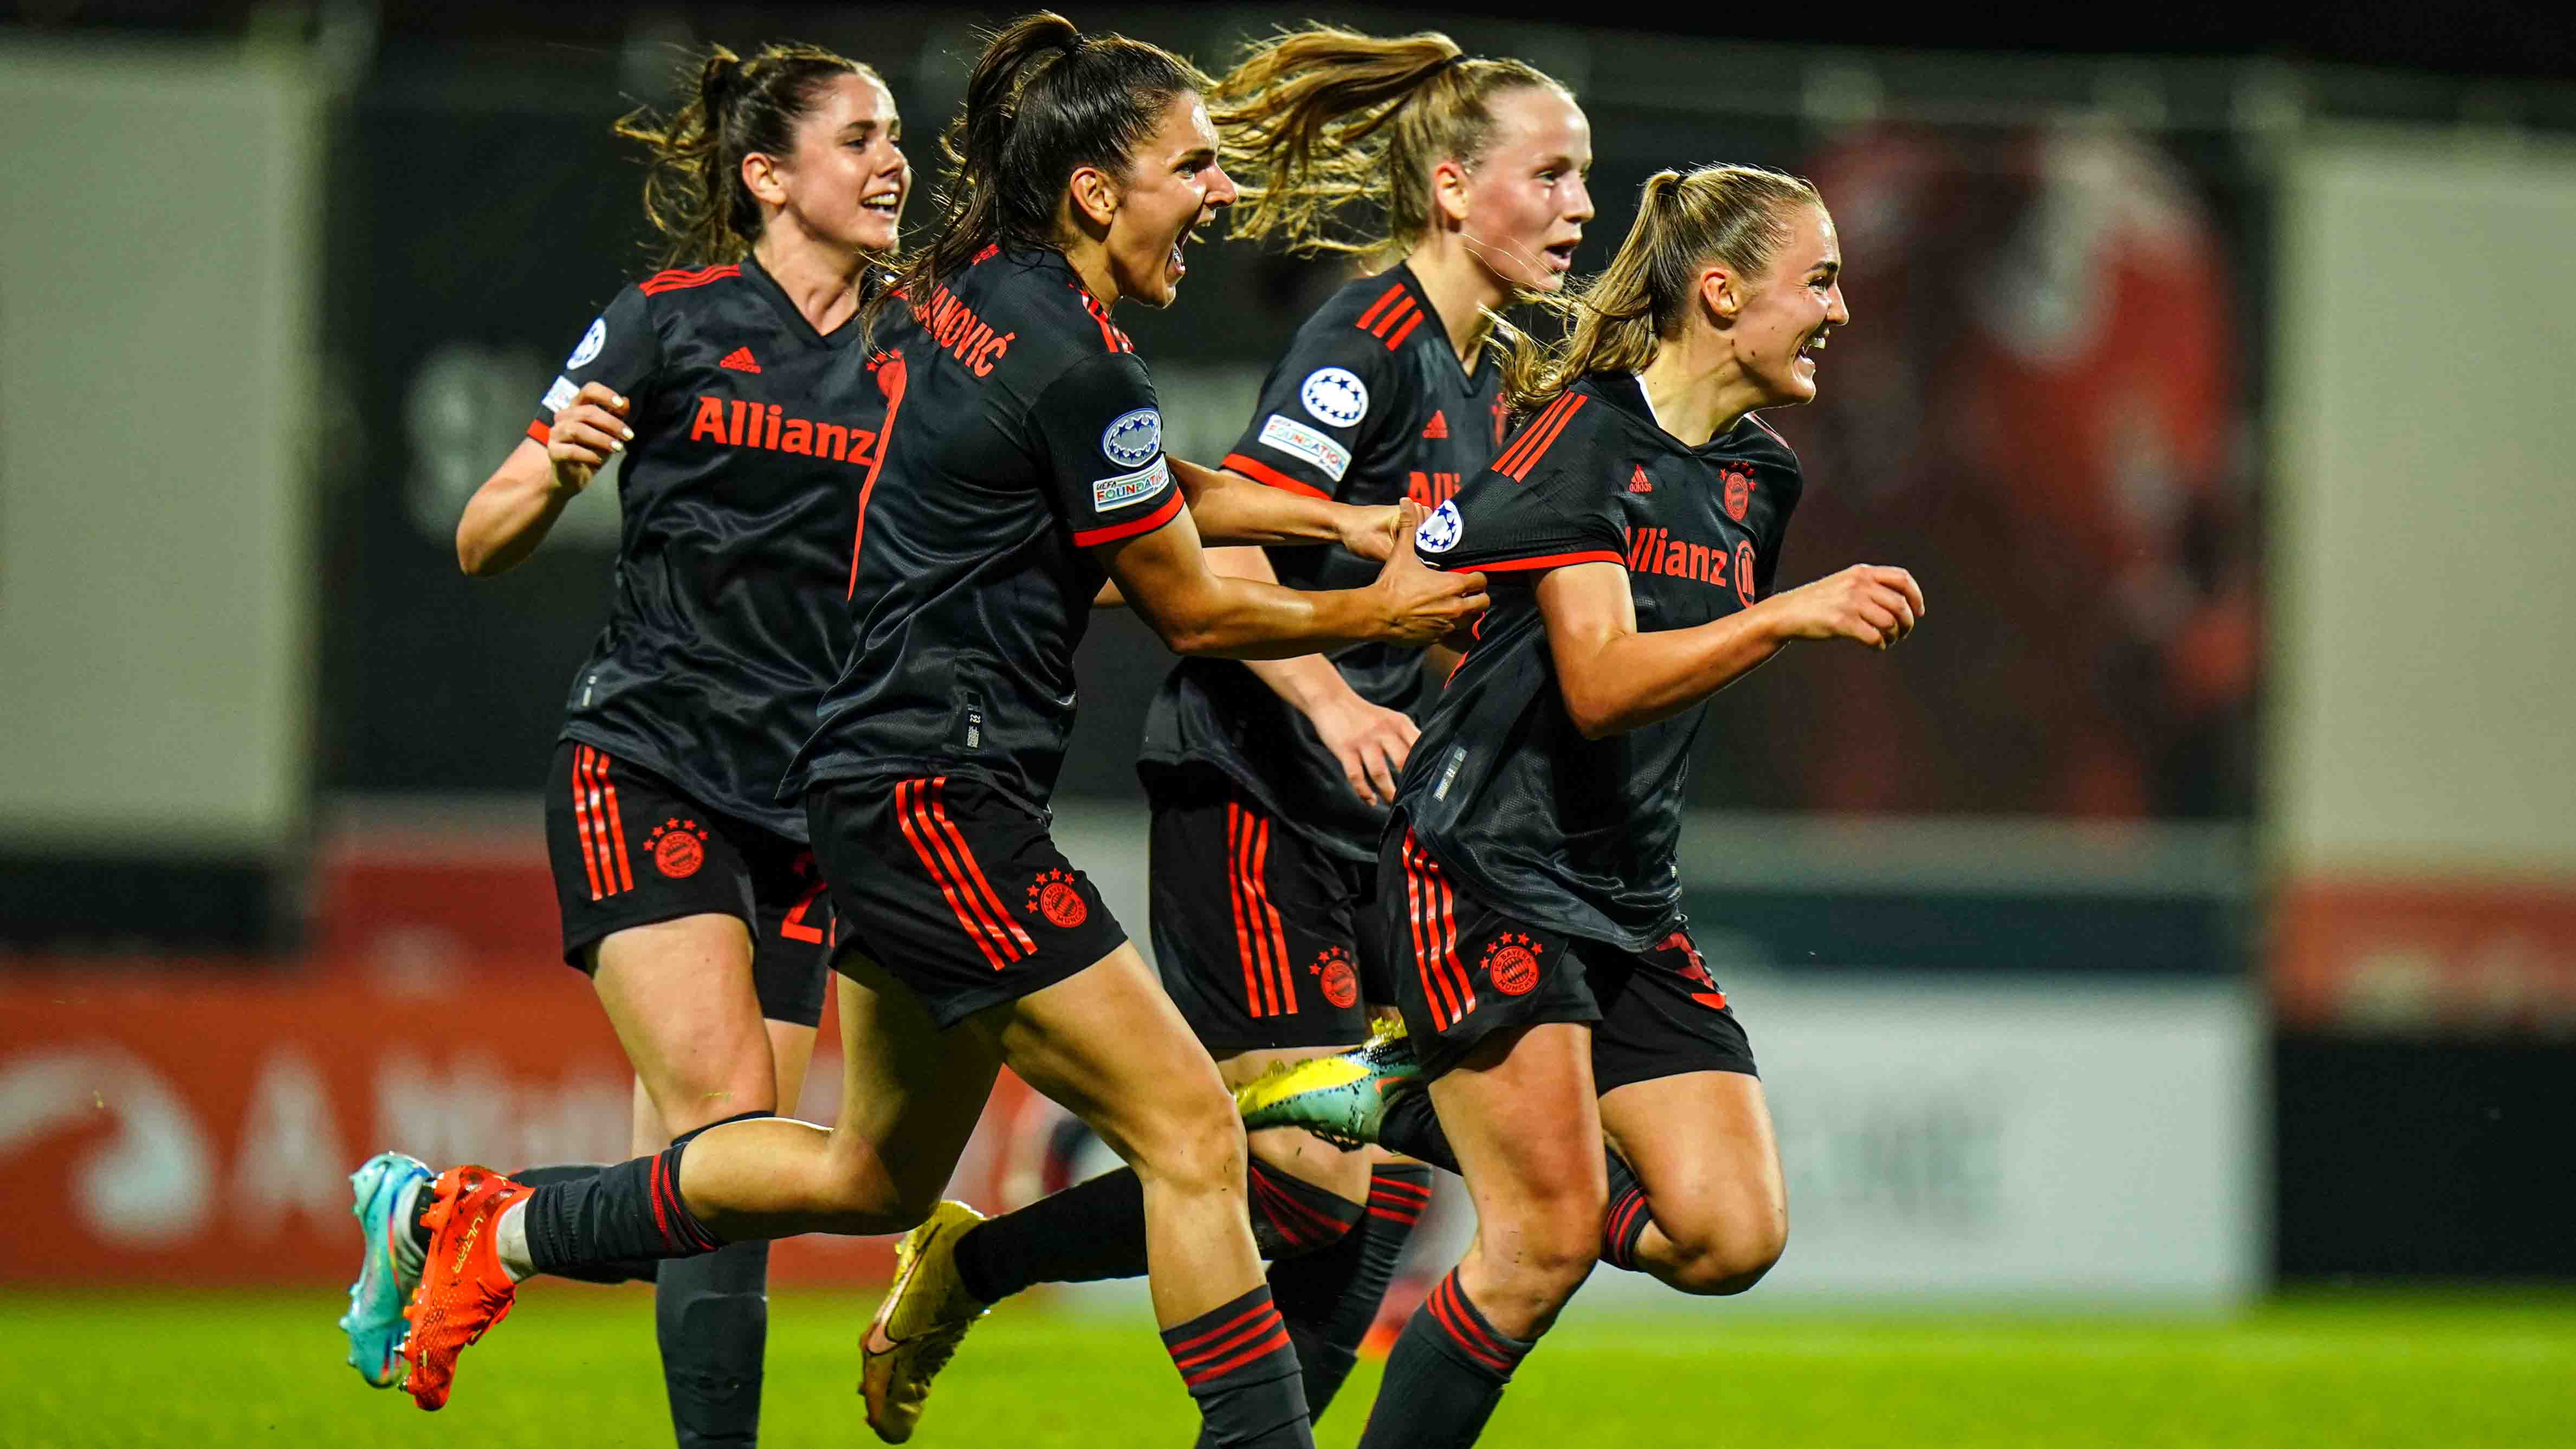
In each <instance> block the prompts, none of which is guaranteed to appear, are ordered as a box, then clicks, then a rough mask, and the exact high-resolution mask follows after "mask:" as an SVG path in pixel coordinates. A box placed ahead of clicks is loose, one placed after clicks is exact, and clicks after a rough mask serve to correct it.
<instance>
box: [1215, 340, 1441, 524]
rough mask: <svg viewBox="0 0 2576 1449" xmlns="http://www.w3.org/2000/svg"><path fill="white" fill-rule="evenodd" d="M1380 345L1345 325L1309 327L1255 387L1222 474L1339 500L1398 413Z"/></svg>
mask: <svg viewBox="0 0 2576 1449" xmlns="http://www.w3.org/2000/svg"><path fill="white" fill-rule="evenodd" d="M1390 355H1391V354H1390V353H1389V352H1388V351H1387V348H1386V344H1385V343H1383V342H1380V341H1379V340H1378V339H1377V338H1375V337H1372V336H1370V335H1369V334H1368V333H1367V332H1364V331H1362V330H1361V329H1359V328H1357V327H1352V326H1349V325H1346V324H1338V323H1336V324H1333V325H1329V326H1318V327H1310V328H1308V329H1306V331H1305V332H1303V333H1301V334H1300V335H1299V336H1298V338H1297V340H1296V342H1294V343H1293V344H1291V345H1290V347H1289V349H1288V354H1287V356H1285V357H1283V358H1281V359H1280V361H1279V365H1278V366H1276V367H1274V368H1272V369H1271V370H1270V377H1269V380H1268V381H1266V382H1264V383H1263V384H1262V385H1261V403H1260V406H1259V407H1258V408H1256V409H1255V410H1254V412H1253V415H1252V423H1251V425H1250V426H1248V427H1246V428H1245V429H1244V431H1243V437H1242V439H1241V440H1240V441H1238V442H1237V443H1236V444H1235V445H1234V451H1233V452H1231V453H1228V454H1226V457H1225V466H1226V467H1227V468H1228V469H1229V470H1231V471H1233V472H1236V473H1240V474H1242V475H1243V476H1245V477H1246V478H1251V479H1254V480H1256V481H1258V482H1262V483H1267V484H1269V485H1270V486H1271V487H1273V488H1285V489H1287V490H1288V491H1290V492H1292V493H1303V494H1306V495H1307V496H1309V497H1312V498H1333V497H1336V496H1338V495H1339V494H1340V492H1341V485H1342V480H1343V479H1344V478H1346V477H1348V476H1349V475H1350V471H1351V468H1352V465H1353V464H1354V463H1355V462H1357V461H1359V460H1362V459H1365V458H1368V457H1369V456H1371V452H1372V450H1373V449H1374V448H1375V447H1376V446H1377V443H1378V440H1379V435H1380V434H1382V433H1384V432H1385V430H1386V425H1387V419H1388V418H1389V417H1390V416H1392V415H1393V414H1394V413H1395V412H1396V410H1397V409H1398V408H1399V407H1400V406H1401V404H1400V403H1399V401H1398V400H1397V399H1396V398H1395V396H1394V395H1393V391H1394V390H1393V388H1392V386H1391V385H1390V383H1389V381H1388V368H1387V359H1388V357H1389V356H1390Z"/></svg>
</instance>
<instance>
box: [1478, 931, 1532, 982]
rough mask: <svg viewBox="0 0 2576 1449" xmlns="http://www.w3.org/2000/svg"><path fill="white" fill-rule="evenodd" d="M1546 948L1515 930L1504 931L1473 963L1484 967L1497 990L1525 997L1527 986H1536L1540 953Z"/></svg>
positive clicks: (1486, 974) (1487, 976)
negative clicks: (1483, 955) (1482, 956)
mask: <svg viewBox="0 0 2576 1449" xmlns="http://www.w3.org/2000/svg"><path fill="white" fill-rule="evenodd" d="M1546 949H1547V948H1546V947H1544V946H1541V945H1540V944H1539V943H1538V942H1536V941H1534V940H1532V939H1530V938H1529V937H1528V936H1525V935H1522V934H1521V933H1520V932H1518V931H1507V932H1505V933H1504V934H1502V935H1500V936H1497V937H1495V938H1494V942H1493V944H1492V945H1490V946H1487V947H1486V948H1485V957H1484V959H1483V960H1482V961H1479V962H1477V963H1476V964H1477V965H1479V966H1482V967H1483V968H1484V970H1485V976H1486V978H1487V979H1488V980H1490V981H1492V982H1493V983H1494V989H1495V990H1496V991H1499V992H1501V993H1503V994H1504V995H1505V996H1527V995H1528V994H1529V990H1530V988H1531V987H1533V986H1536V985H1538V958H1539V953H1540V952H1541V951H1544V950H1546Z"/></svg>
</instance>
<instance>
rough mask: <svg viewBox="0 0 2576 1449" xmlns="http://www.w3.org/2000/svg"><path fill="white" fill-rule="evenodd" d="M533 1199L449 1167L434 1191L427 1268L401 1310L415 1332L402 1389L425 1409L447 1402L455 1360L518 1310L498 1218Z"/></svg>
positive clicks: (495, 1179) (514, 1187) (485, 1174)
mask: <svg viewBox="0 0 2576 1449" xmlns="http://www.w3.org/2000/svg"><path fill="white" fill-rule="evenodd" d="M534 1191H536V1189H534V1188H530V1187H523V1186H521V1185H520V1184H518V1183H515V1182H512V1181H511V1180H510V1179H508V1178H506V1177H503V1176H502V1175H501V1174H499V1173H497V1172H494V1171H493V1170H492V1169H490V1168H488V1167H451V1168H449V1169H447V1171H445V1172H443V1173H440V1174H439V1176H438V1181H437V1182H435V1183H433V1184H431V1186H430V1193H431V1195H432V1201H431V1203H430V1205H429V1207H428V1208H427V1209H426V1210H424V1211H423V1212H422V1213H421V1215H420V1220H421V1222H422V1223H424V1224H425V1225H427V1226H428V1228H429V1234H430V1235H429V1261H428V1263H427V1265H426V1266H425V1267H423V1269H422V1270H421V1275H420V1287H419V1288H418V1289H417V1290H415V1291H414V1292H413V1294H412V1296H411V1306H410V1307H409V1308H406V1309H404V1310H403V1317H404V1318H405V1319H406V1320H408V1321H409V1322H410V1324H411V1337H410V1340H409V1342H408V1344H407V1346H406V1349H405V1356H406V1357H408V1358H409V1359H410V1360H411V1373H410V1375H409V1376H407V1377H406V1378H405V1379H404V1380H403V1387H404V1388H405V1389H406V1390H408V1391H409V1392H410V1394H411V1396H412V1398H413V1400H414V1401H415V1402H417V1403H418V1404H419V1405H420V1406H421V1407H422V1408H424V1409H435V1408H438V1407H440V1406H441V1405H443V1404H445V1403H446V1402H447V1391H448V1389H449V1387H450V1386H451V1385H453V1384H454V1383H455V1382H456V1356H457V1355H458V1354H460V1353H462V1352H464V1351H465V1349H466V1348H467V1347H469V1346H471V1345H472V1344H473V1343H475V1342H476V1341H477V1340H479V1339H481V1338H482V1337H483V1335H484V1334H485V1333H488V1332H490V1331H491V1328H492V1325H493V1324H496V1323H498V1322H500V1321H501V1320H502V1319H504V1318H507V1317H509V1316H510V1309H511V1307H512V1305H514V1304H515V1303H517V1301H518V1292H519V1285H518V1284H517V1283H515V1282H513V1281H511V1278H510V1274H509V1271H508V1270H507V1269H505V1268H503V1267H502V1266H501V1254H500V1248H499V1238H500V1233H499V1227H500V1221H501V1212H502V1210H503V1209H505V1208H507V1207H509V1206H511V1205H512V1204H514V1203H519V1202H524V1201H526V1200H527V1198H528V1196H529V1194H531V1193H533V1192H534Z"/></svg>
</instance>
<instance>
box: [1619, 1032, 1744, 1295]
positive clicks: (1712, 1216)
mask: <svg viewBox="0 0 2576 1449" xmlns="http://www.w3.org/2000/svg"><path fill="white" fill-rule="evenodd" d="M1601 1126H1602V1129H1603V1131H1604V1133H1605V1134H1606V1135H1607V1136H1608V1138H1609V1141H1610V1145H1611V1146H1613V1147H1615V1148H1617V1149H1618V1150H1619V1155H1620V1156H1621V1157H1624V1158H1626V1159H1627V1161H1628V1165H1629V1166H1630V1167H1631V1168H1633V1169H1635V1171H1636V1173H1637V1177H1638V1179H1639V1181H1640V1182H1642V1183H1643V1184H1644V1186H1645V1189H1646V1200H1647V1202H1648V1203H1649V1204H1650V1205H1651V1206H1652V1208H1653V1211H1654V1215H1655V1223H1656V1225H1657V1227H1659V1228H1660V1229H1661V1230H1662V1232H1663V1234H1664V1236H1665V1237H1667V1238H1669V1239H1671V1240H1672V1242H1673V1243H1674V1245H1675V1246H1676V1247H1677V1248H1679V1249H1681V1250H1682V1251H1683V1252H1684V1253H1685V1254H1686V1255H1689V1256H1693V1257H1699V1258H1704V1259H1706V1260H1707V1261H1708V1263H1709V1265H1710V1271H1711V1272H1712V1273H1713V1274H1714V1275H1716V1276H1717V1277H1718V1278H1719V1279H1732V1278H1738V1277H1741V1276H1743V1275H1745V1274H1751V1275H1753V1276H1757V1277H1758V1276H1759V1275H1760V1274H1761V1273H1762V1272H1763V1271H1764V1270H1766V1269H1768V1268H1769V1267H1770V1265H1771V1264H1772V1263H1773V1262H1774V1261H1776V1260H1777V1259H1778V1258H1779V1256H1780V1251H1781V1249H1782V1248H1783V1247H1784V1246H1785V1245H1786V1244H1787V1242H1788V1239H1789V1189H1788V1180H1787V1177H1786V1175H1785V1174H1784V1173H1783V1172H1782V1171H1781V1167H1780V1144H1779V1141H1778V1139H1777V1138H1776V1137H1775V1136H1774V1135H1773V1133H1772V1129H1771V1109H1770V1105H1769V1103H1767V1102H1766V1101H1765V1100H1764V1098H1763V1093H1762V1083H1761V1080H1760V1079H1759V1078H1756V1077H1753V1076H1749V1075H1747V1074H1745V1073H1743V1072H1728V1071H1696V1072H1684V1073H1682V1074H1680V1075H1677V1076H1670V1077H1656V1078H1652V1079H1650V1080H1647V1081H1641V1082H1631V1083H1629V1084H1627V1085H1626V1086H1622V1087H1617V1088H1613V1089H1612V1090H1611V1091H1609V1092H1607V1093H1605V1094H1604V1095H1603V1096H1602V1098H1601Z"/></svg>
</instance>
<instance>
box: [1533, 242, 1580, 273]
mask: <svg viewBox="0 0 2576 1449" xmlns="http://www.w3.org/2000/svg"><path fill="white" fill-rule="evenodd" d="M1577 245H1579V243H1576V242H1570V241H1565V242H1558V243H1557V244H1555V245H1554V246H1546V247H1541V248H1539V253H1538V254H1539V255H1540V256H1543V257H1545V258H1547V264H1548V266H1549V268H1550V269H1551V270H1554V271H1559V272H1570V271H1572V270H1574V249H1575V247H1576V246H1577Z"/></svg>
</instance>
